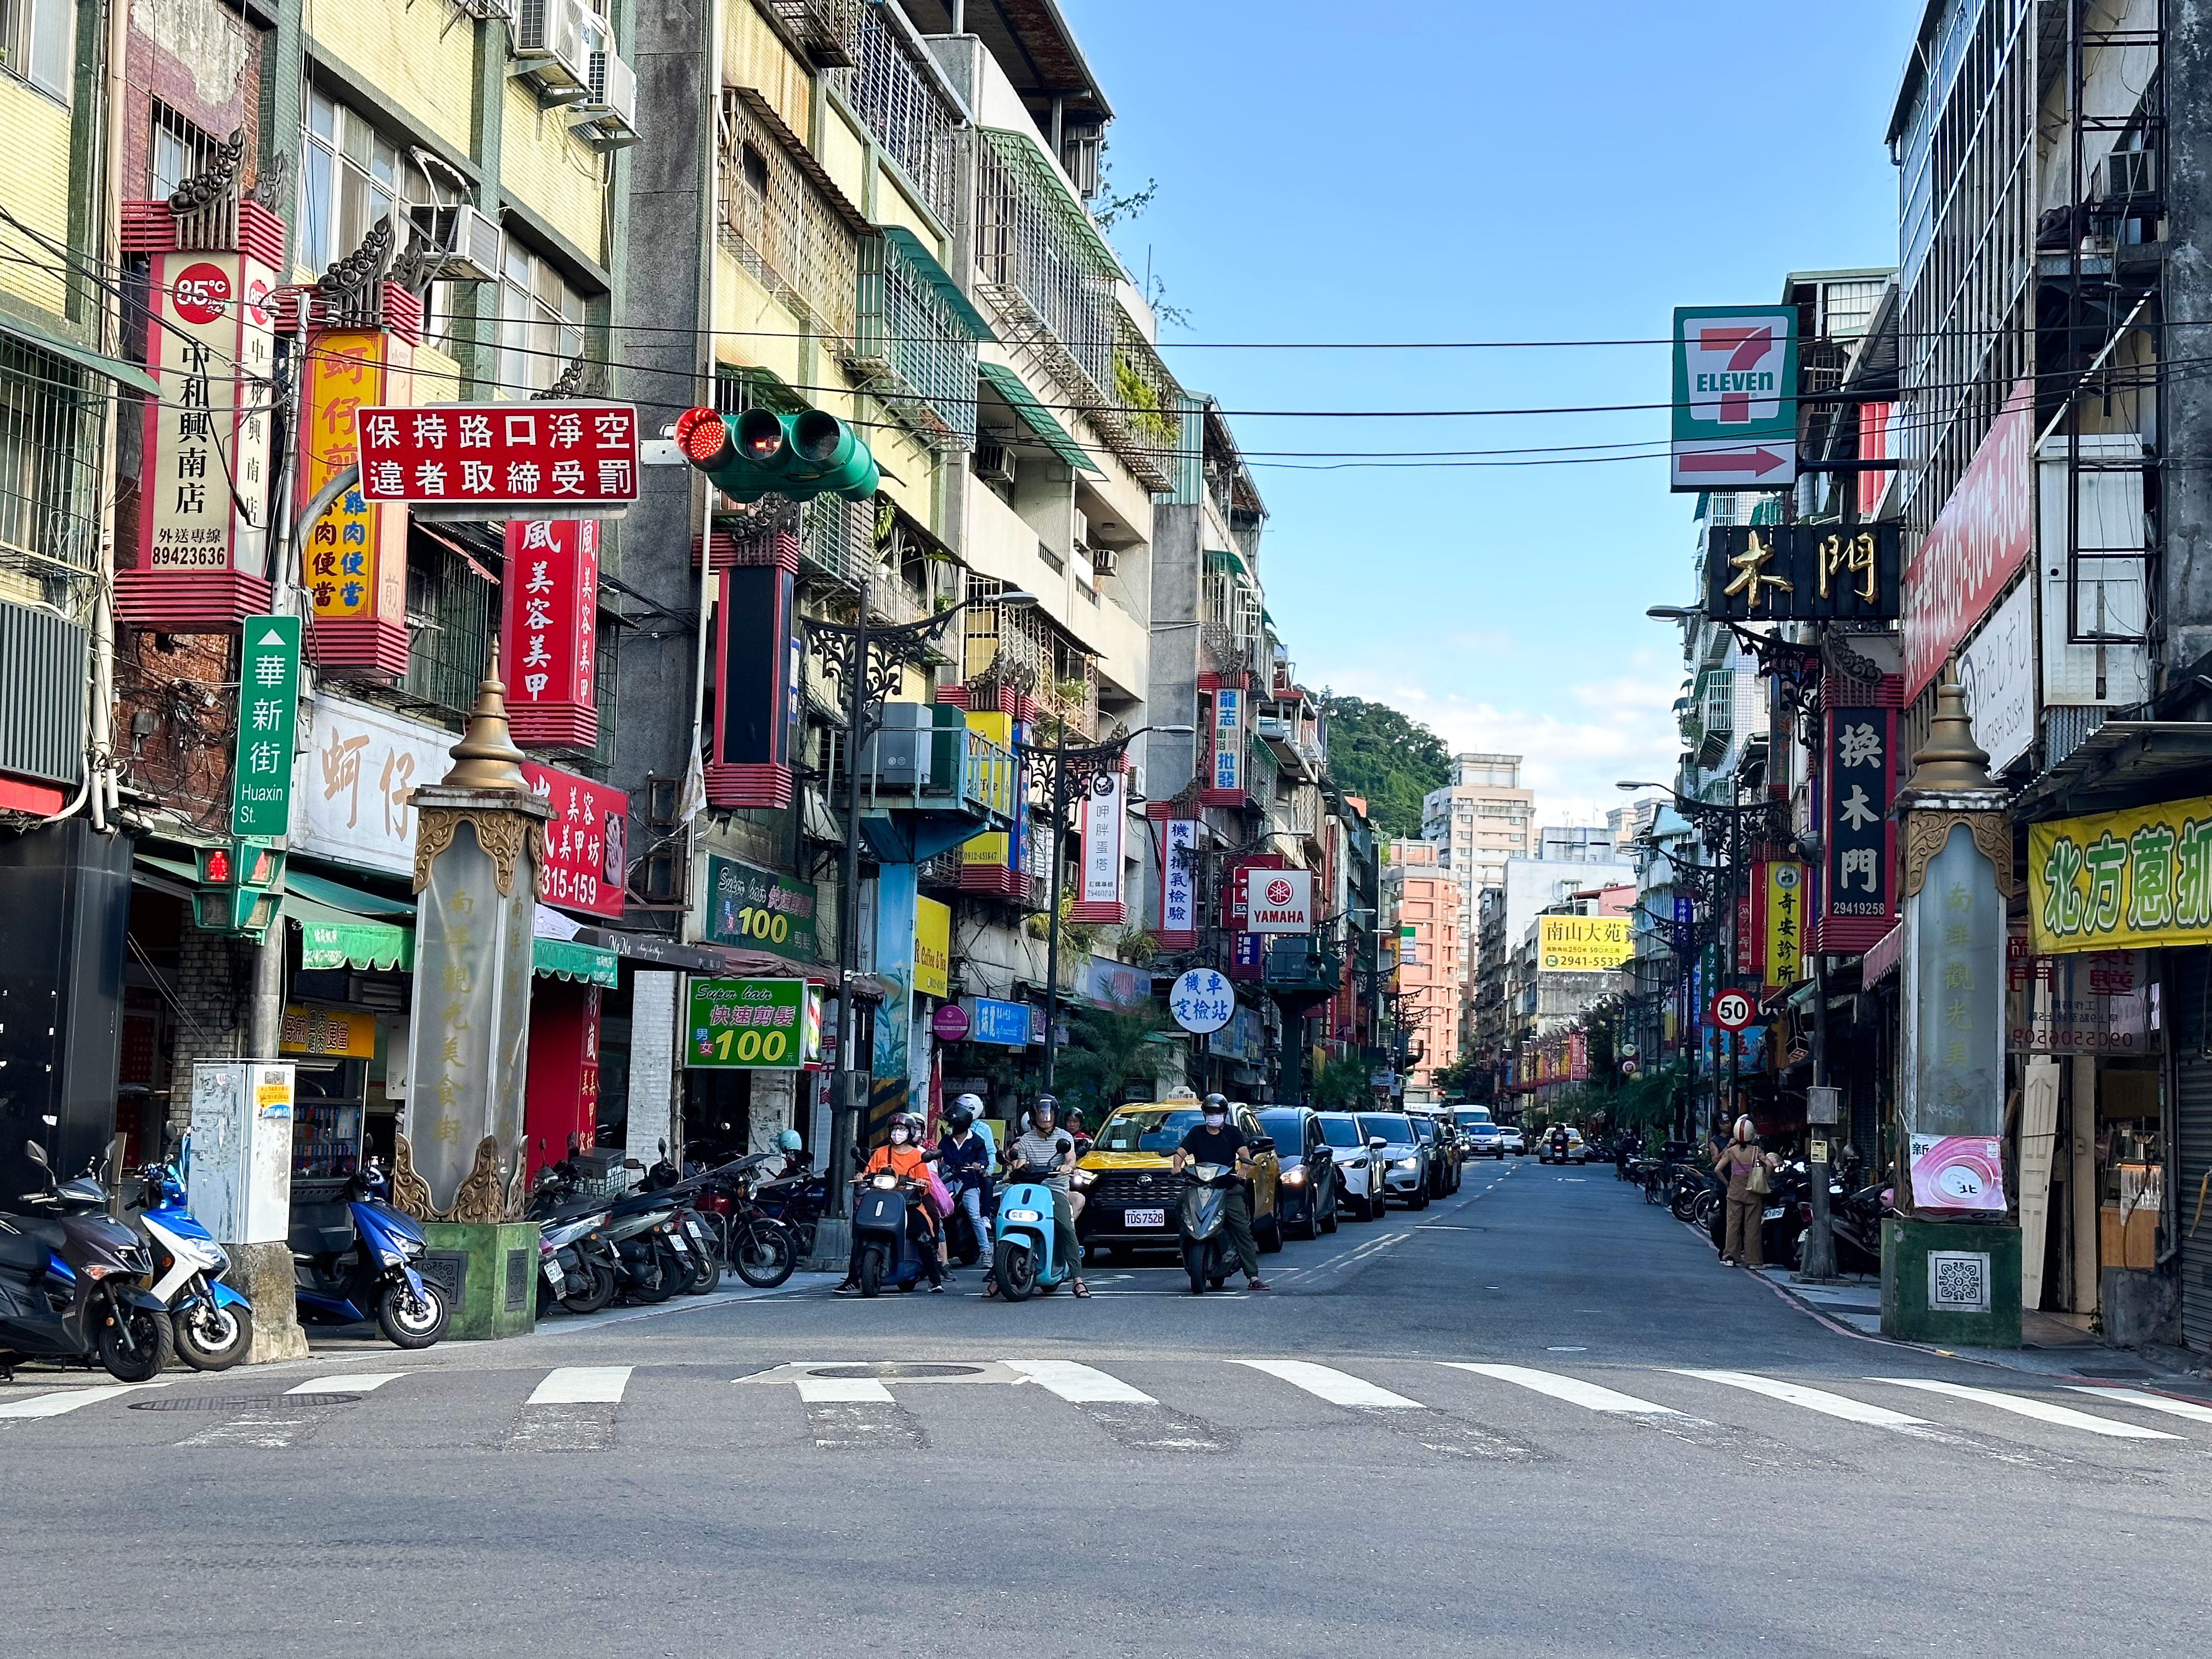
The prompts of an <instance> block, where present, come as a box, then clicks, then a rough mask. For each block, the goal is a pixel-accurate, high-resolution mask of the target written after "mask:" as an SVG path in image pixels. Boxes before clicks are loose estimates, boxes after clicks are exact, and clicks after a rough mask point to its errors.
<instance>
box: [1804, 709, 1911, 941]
mask: <svg viewBox="0 0 2212 1659" xmlns="http://www.w3.org/2000/svg"><path fill="white" fill-rule="evenodd" d="M1821 725H1822V728H1823V737H1824V743H1823V753H1822V756H1821V789H1820V803H1821V805H1822V807H1823V809H1824V811H1825V813H1826V818H1827V832H1826V835H1825V836H1823V837H1822V841H1823V842H1824V843H1825V846H1826V852H1825V857H1826V866H1827V867H1826V880H1825V881H1823V882H1822V883H1821V892H1820V948H1821V949H1822V950H1823V951H1864V950H1867V949H1869V947H1871V946H1872V945H1875V944H1876V943H1878V942H1879V941H1880V940H1881V936H1882V935H1883V934H1885V933H1887V932H1888V931H1889V930H1890V928H1891V927H1893V926H1895V925H1896V921H1897V887H1896V884H1897V825H1896V824H1895V823H1893V821H1892V820H1891V817H1890V815H1889V809H1890V803H1891V799H1892V798H1893V794H1894V793H1895V788H1896V777H1897V762H1896V754H1895V750H1896V747H1897V711H1896V710H1895V709H1894V708H1848V707H1846V708H1836V707H1833V706H1831V707H1829V708H1826V710H1825V711H1824V712H1823V714H1822V715H1821Z"/></svg>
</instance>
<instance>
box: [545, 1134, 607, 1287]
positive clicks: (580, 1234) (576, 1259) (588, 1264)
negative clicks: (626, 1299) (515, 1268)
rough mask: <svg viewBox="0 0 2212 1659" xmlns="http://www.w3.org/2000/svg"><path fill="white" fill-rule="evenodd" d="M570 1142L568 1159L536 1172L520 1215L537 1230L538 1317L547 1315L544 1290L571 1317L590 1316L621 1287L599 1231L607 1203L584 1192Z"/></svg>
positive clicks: (572, 1145)
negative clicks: (527, 1203)
mask: <svg viewBox="0 0 2212 1659" xmlns="http://www.w3.org/2000/svg"><path fill="white" fill-rule="evenodd" d="M569 1139H570V1142H571V1145H570V1147H569V1152H570V1154H571V1156H570V1157H569V1158H562V1160H561V1161H560V1162H559V1163H557V1164H547V1165H546V1166H545V1167H544V1168H543V1169H541V1170H538V1182H537V1185H536V1187H535V1188H532V1192H531V1194H530V1203H529V1206H528V1207H527V1208H526V1209H525V1210H524V1211H523V1214H524V1216H525V1217H526V1218H528V1219H530V1220H532V1221H535V1222H536V1223H538V1272H539V1273H540V1275H541V1276H542V1277H543V1278H544V1280H545V1284H544V1286H542V1287H541V1288H540V1289H539V1291H538V1312H539V1313H540V1314H541V1315H543V1314H544V1313H545V1312H546V1311H547V1303H548V1297H547V1291H549V1290H550V1292H551V1296H552V1298H553V1299H557V1300H558V1301H559V1302H560V1304H561V1305H562V1307H564V1308H566V1309H567V1310H568V1311H569V1312H570V1313H574V1314H592V1313H597V1312H599V1310H601V1309H602V1308H605V1306H606V1305H607V1304H609V1303H610V1302H612V1301H613V1300H614V1299H615V1293H616V1292H617V1291H619V1290H620V1289H621V1288H622V1281H621V1277H620V1275H619V1274H618V1273H617V1263H616V1260H615V1253H614V1249H613V1247H612V1246H611V1245H610V1244H608V1243H607V1242H606V1241H605V1238H604V1237H601V1235H600V1231H599V1230H600V1228H601V1227H602V1226H603V1225H605V1222H606V1219H607V1211H608V1205H607V1200H605V1199H604V1198H601V1197H598V1196H596V1195H593V1194H587V1193H586V1192H585V1191H584V1190H583V1182H582V1179H581V1177H580V1176H579V1175H578V1174H577V1171H576V1166H575V1164H574V1161H573V1158H574V1152H575V1147H574V1139H575V1138H574V1136H571V1137H570V1138H569ZM543 1145H544V1143H542V1142H541V1143H540V1149H541V1150H543ZM549 1264H550V1268H551V1271H550V1272H549V1271H547V1269H548V1266H549Z"/></svg>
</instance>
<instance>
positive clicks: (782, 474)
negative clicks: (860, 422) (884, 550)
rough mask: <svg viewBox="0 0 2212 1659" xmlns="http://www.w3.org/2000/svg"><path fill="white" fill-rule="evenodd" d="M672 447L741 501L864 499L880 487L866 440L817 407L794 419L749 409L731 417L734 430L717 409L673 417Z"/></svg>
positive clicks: (799, 414) (791, 416) (878, 477)
mask: <svg viewBox="0 0 2212 1659" xmlns="http://www.w3.org/2000/svg"><path fill="white" fill-rule="evenodd" d="M676 445H677V447H678V449H680V450H681V451H683V453H684V459H686V460H688V461H690V463H691V465H694V466H696V467H697V468H698V469H699V470H700V471H702V472H704V473H705V474H706V475H707V476H708V477H709V478H711V479H713V480H714V485H715V488H717V489H720V490H721V491H722V493H723V494H724V495H730V496H732V497H734V498H735V499H737V500H738V501H759V500H760V499H761V498H762V497H763V496H764V495H781V496H784V497H787V499H789V500H791V501H811V500H813V499H814V497H816V496H817V495H840V496H842V497H843V498H844V499H845V500H847V501H867V500H869V499H870V498H871V497H872V496H873V495H875V493H876V489H877V486H878V484H879V483H881V477H880V475H879V474H878V471H877V470H876V462H875V457H874V456H872V454H870V453H868V446H867V444H866V441H864V440H863V439H862V438H861V437H860V435H859V434H858V433H856V432H855V431H854V430H853V428H851V427H850V426H848V425H847V424H846V423H845V422H842V421H841V420H839V419H838V418H837V417H836V416H834V415H831V414H828V413H826V412H824V411H823V410H818V409H809V410H801V411H800V412H799V413H798V414H796V415H779V414H777V413H775V411H774V410H766V409H749V410H746V411H745V412H744V414H742V415H740V416H738V418H737V425H736V428H735V430H734V432H733V431H732V428H731V425H730V422H729V421H728V419H727V417H726V416H723V415H722V414H721V413H720V411H719V410H712V409H690V410H684V413H683V414H682V415H681V416H678V418H677V422H676Z"/></svg>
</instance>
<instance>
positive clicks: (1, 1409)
mask: <svg viewBox="0 0 2212 1659" xmlns="http://www.w3.org/2000/svg"><path fill="white" fill-rule="evenodd" d="M168 1386H169V1385H168V1384H167V1383H111V1384H108V1385H106V1386H104V1387H101V1388H97V1389H64V1390H63V1391H62V1392H61V1393H59V1394H42V1395H35V1396H33V1398H31V1399H29V1400H11V1401H9V1402H8V1403H7V1404H6V1405H4V1406H0V1417H59V1416H60V1415H61V1414H62V1413H64V1412H73V1411H76V1410H78V1409H79V1408H81V1407H85V1406H96V1405H98V1404H99V1403H100V1401H103V1400H112V1399H114V1398H115V1397H116V1396H117V1395H124V1394H136V1393H137V1391H138V1390H139V1389H166V1388H167V1387H168Z"/></svg>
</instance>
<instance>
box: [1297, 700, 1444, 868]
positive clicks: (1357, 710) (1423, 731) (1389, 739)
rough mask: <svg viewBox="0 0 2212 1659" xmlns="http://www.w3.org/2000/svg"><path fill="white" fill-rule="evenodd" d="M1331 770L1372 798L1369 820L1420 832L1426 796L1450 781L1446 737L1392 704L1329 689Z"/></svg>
mask: <svg viewBox="0 0 2212 1659" xmlns="http://www.w3.org/2000/svg"><path fill="white" fill-rule="evenodd" d="M1321 705H1322V710H1323V712H1324V713H1325V714H1327V716H1328V775H1329V778H1330V780H1331V781H1333V782H1334V784H1335V785H1336V787H1338V788H1340V789H1341V790H1343V791H1344V793H1346V794H1347V795H1358V797H1360V799H1363V800H1364V801H1365V802H1366V803H1367V817H1368V821H1369V822H1370V823H1372V824H1374V826H1375V827H1376V830H1377V831H1379V832H1380V833H1381V834H1383V835H1385V836H1418V835H1419V834H1420V833H1421V797H1422V796H1424V795H1425V794H1427V793H1429V791H1431V789H1441V788H1443V787H1444V785H1445V784H1447V783H1449V782H1450V781H1451V755H1450V752H1449V750H1446V749H1445V747H1444V741H1443V738H1440V737H1438V736H1437V734H1436V733H1435V732H1431V731H1430V730H1429V728H1428V727H1427V726H1424V725H1422V724H1421V723H1420V722H1419V720H1410V719H1408V718H1407V716H1405V715H1404V714H1400V713H1399V712H1398V711H1397V710H1396V709H1395V708H1391V707H1390V706H1389V704H1387V703H1380V702H1368V701H1367V700H1366V699H1365V698H1364V697H1340V696H1336V695H1335V693H1334V692H1332V691H1329V690H1326V689H1324V690H1322V694H1321Z"/></svg>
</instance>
